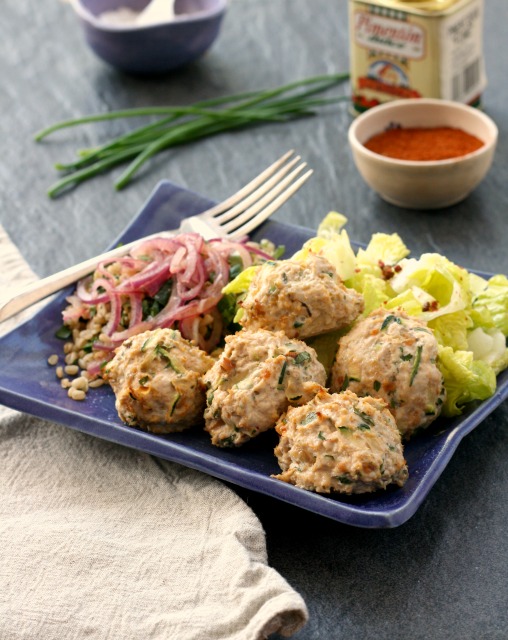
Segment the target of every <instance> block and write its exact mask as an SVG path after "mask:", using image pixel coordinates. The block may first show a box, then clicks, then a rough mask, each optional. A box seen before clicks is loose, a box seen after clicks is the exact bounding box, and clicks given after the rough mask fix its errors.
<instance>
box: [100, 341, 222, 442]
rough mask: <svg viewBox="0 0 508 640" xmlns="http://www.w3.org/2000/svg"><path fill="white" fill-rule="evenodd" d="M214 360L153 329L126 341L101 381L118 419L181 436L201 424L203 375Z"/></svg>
mask: <svg viewBox="0 0 508 640" xmlns="http://www.w3.org/2000/svg"><path fill="white" fill-rule="evenodd" d="M213 362H214V360H213V359H212V358H211V357H210V356H208V355H207V354H206V353H205V352H204V351H202V350H201V349H199V348H198V347H196V346H195V345H194V344H193V343H192V342H189V341H188V340H185V339H184V338H182V336H181V335H180V332H179V331H175V330H173V329H154V330H153V331H146V332H144V333H140V334H138V335H136V336H134V337H132V338H129V339H127V340H126V341H125V342H124V343H123V344H122V345H121V346H120V347H119V348H118V349H117V351H116V354H115V357H114V358H113V360H111V362H109V363H108V365H107V369H106V371H105V375H104V377H105V378H106V380H107V381H108V382H109V383H110V385H111V386H112V388H113V391H114V392H115V396H116V404H115V406H116V409H117V411H118V415H119V416H120V418H121V420H122V421H123V422H125V423H126V424H128V425H131V426H139V427H141V428H142V429H145V430H146V431H151V432H152V433H171V432H176V431H183V430H184V429H186V428H188V427H190V426H192V425H193V424H195V423H196V422H197V421H202V418H203V411H204V408H205V388H204V385H203V383H202V382H201V377H202V376H203V374H204V373H205V372H206V371H207V370H208V369H209V368H210V367H211V366H212V364H213Z"/></svg>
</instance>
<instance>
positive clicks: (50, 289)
mask: <svg viewBox="0 0 508 640" xmlns="http://www.w3.org/2000/svg"><path fill="white" fill-rule="evenodd" d="M154 235H160V234H154ZM138 243H139V240H135V241H134V242H130V243H129V244H124V245H122V246H120V247H116V248H115V249H111V250H110V251H107V252H106V253H103V254H101V255H100V256H96V257H95V258H89V259H88V260H85V261H84V262H80V263H79V264H76V265H74V266H72V267H69V268H68V269H64V270H63V271H59V272H58V273H54V274H53V275H51V276H48V277H47V278H42V280H37V282H34V283H33V284H30V285H28V286H26V287H23V289H21V291H20V292H19V293H16V294H15V295H14V296H12V297H11V298H9V299H8V300H5V301H0V322H3V321H4V320H7V319H8V318H11V317H12V316H13V315H15V314H16V313H19V312H20V311H23V309H27V308H28V307H30V306H31V305H33V304H35V303H36V302H39V301H40V300H43V299H44V298H47V297H48V296H50V295H51V294H53V293H56V292H57V291H59V290H60V289H63V288H64V287H66V286H68V285H70V284H72V283H73V282H76V281H77V280H80V279H81V278H84V277H85V276H86V275H88V274H89V273H92V271H94V270H95V268H96V267H97V265H98V263H99V262H102V261H103V260H109V259H110V258H118V257H120V256H123V255H125V254H126V253H128V252H129V251H130V249H131V248H132V247H134V246H135V245H136V244H138Z"/></svg>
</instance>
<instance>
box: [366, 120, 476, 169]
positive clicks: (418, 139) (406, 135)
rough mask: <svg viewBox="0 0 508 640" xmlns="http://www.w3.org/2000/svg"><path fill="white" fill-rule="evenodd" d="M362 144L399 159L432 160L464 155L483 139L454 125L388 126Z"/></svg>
mask: <svg viewBox="0 0 508 640" xmlns="http://www.w3.org/2000/svg"><path fill="white" fill-rule="evenodd" d="M364 145H365V147H367V149H369V150H370V151H373V152H374V153H379V154H380V155H382V156H388V157H390V158H396V159H398V160H414V161H432V160H447V159H450V158H458V157H460V156H465V155H466V154H468V153H471V152H473V151H476V150H477V149H479V148H480V147H483V145H484V142H482V141H481V140H480V139H479V138H477V137H476V136H473V135H471V134H469V133H466V132H465V131H463V130H462V129H455V128H453V127H430V128H407V129H406V128H402V127H391V128H389V129H387V130H386V131H383V132H382V133H378V134H376V135H375V136H372V138H370V139H369V140H367V142H365V143H364Z"/></svg>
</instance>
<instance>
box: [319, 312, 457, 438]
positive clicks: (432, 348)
mask: <svg viewBox="0 0 508 640" xmlns="http://www.w3.org/2000/svg"><path fill="white" fill-rule="evenodd" d="M437 351H438V345H437V341H436V338H435V337H434V334H433V333H432V331H431V330H430V329H429V328H428V327H427V325H426V324H425V323H424V322H422V321H421V320H418V319H417V318H412V317H409V316H408V315H407V314H405V313H404V312H400V311H399V312H397V313H393V312H389V311H386V310H384V309H377V310H376V311H373V312H372V313H371V314H370V315H369V316H367V317H366V318H363V319H362V320H359V321H358V322H357V323H356V324H355V326H354V327H353V328H352V329H351V331H350V332H349V333H348V334H347V335H345V336H344V337H342V338H341V339H340V340H339V349H338V351H337V355H336V357H335V362H334V365H333V367H332V375H331V389H332V391H340V390H344V389H346V388H347V389H350V390H351V391H354V392H355V393H356V394H358V395H360V396H365V395H371V396H375V397H378V398H383V399H384V400H385V401H386V402H387V404H388V407H389V409H390V411H391V412H392V414H393V416H394V418H395V421H396V423H397V427H398V428H399V431H400V432H401V434H402V436H403V438H404V439H407V438H409V437H410V436H411V435H412V434H413V433H414V432H415V431H416V430H417V429H421V428H425V427H427V426H428V425H429V424H431V422H433V420H435V419H436V418H437V416H438V415H439V414H440V412H441V408H442V404H443V402H444V399H445V397H446V392H445V389H444V386H443V376H442V375H441V372H440V371H439V369H438V367H437V365H436V362H437Z"/></svg>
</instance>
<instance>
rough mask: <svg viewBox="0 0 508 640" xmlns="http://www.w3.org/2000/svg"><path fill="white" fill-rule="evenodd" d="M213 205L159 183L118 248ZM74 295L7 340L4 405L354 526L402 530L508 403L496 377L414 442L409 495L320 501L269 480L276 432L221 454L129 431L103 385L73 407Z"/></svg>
mask: <svg viewBox="0 0 508 640" xmlns="http://www.w3.org/2000/svg"><path fill="white" fill-rule="evenodd" d="M211 204H212V203H210V201H209V200H207V199H206V198H203V197H202V196H199V195H197V194H195V193H192V192H190V191H187V190H186V189H183V188H181V187H178V186H176V185H174V184H172V183H170V182H162V183H160V184H159V185H158V186H157V188H156V189H155V191H154V192H153V194H152V195H151V197H150V199H149V200H148V202H147V204H146V205H145V207H144V208H143V209H142V211H141V212H140V213H139V215H138V216H137V217H136V218H135V219H134V220H133V222H132V223H131V225H130V226H129V227H128V228H127V229H126V231H125V232H124V233H123V234H122V236H121V237H120V238H118V239H117V240H116V241H115V242H114V243H113V245H112V246H115V245H116V244H117V243H118V242H120V241H122V242H130V241H132V240H136V239H137V238H139V237H141V236H144V235H147V234H150V233H155V232H158V231H161V230H163V229H172V228H175V227H177V226H178V225H179V222H180V220H181V219H182V218H185V217H186V216H190V215H195V214H197V213H200V212H201V211H203V210H205V209H207V208H208V207H209V206H211ZM313 235H314V232H313V231H311V230H310V229H304V228H301V227H294V226H291V225H284V224H280V223H277V222H274V221H268V222H267V223H265V224H264V225H263V227H261V228H260V229H258V231H257V232H256V234H255V235H254V236H253V238H254V239H261V238H269V239H270V240H272V241H274V242H275V243H276V244H284V245H285V246H286V255H291V254H292V253H293V252H294V251H296V250H297V249H298V248H300V247H301V245H302V243H303V242H304V241H305V240H307V239H308V238H309V237H311V236H313ZM480 275H485V274H480ZM70 292H71V289H67V290H66V291H63V292H62V293H61V294H59V295H58V296H57V297H56V298H55V299H54V300H52V301H51V303H49V304H48V305H47V306H46V307H44V308H43V309H42V310H41V311H40V312H39V313H37V314H36V315H35V316H34V317H33V318H32V319H30V320H29V321H28V322H25V323H24V324H22V325H21V326H19V327H18V328H16V329H15V330H13V331H11V332H10V333H9V334H7V335H6V336H4V337H3V338H2V339H0V402H1V403H2V404H5V405H6V406H8V407H12V408H14V409H18V410H19V411H23V412H25V413H29V414H32V415H35V416H39V417H41V418H44V419H46V420H53V421H55V422H59V423H61V424H64V425H66V426H68V427H70V428H72V429H77V430H79V431H84V432H86V433H89V434H91V435H94V436H97V437H99V438H103V439H105V440H110V441H112V442H117V443H119V444H123V445H125V446H128V447H132V448H134V449H138V450H140V451H144V452H146V453H149V454H152V455H154V456H158V457H160V458H165V459H167V460H172V461H174V462H178V463H180V464H182V465H185V466H187V467H192V468H194V469H198V470H200V471H203V472H204V473H208V474H210V475H212V476H215V477H217V478H221V479H223V480H226V481H228V482H231V483H233V484H237V485H240V486H242V487H246V488H248V489H251V490H253V491H258V492H260V493H263V494H266V495H269V496H271V497H273V498H277V499H279V500H284V501H286V502H288V503H291V504H293V505H296V506H298V507H301V508H302V509H306V510H308V511H312V512H314V513H317V514H321V515H323V516H325V517H328V518H331V519H333V520H337V521H339V522H343V523H346V524H350V525H353V526H358V527H366V528H385V527H396V526H398V525H401V524H402V523H404V522H405V521H406V520H408V519H409V518H410V517H411V516H412V515H413V514H414V513H415V511H416V510H417V509H418V507H419V506H420V505H421V503H422V502H423V500H424V499H425V497H426V496H427V494H428V493H429V491H430V489H431V488H432V486H433V485H434V483H435V482H436V480H437V479H438V478H439V476H440V475H441V473H442V472H443V469H444V468H445V466H446V464H447V463H448V461H449V460H450V458H451V456H452V455H453V452H454V451H455V449H456V448H457V446H458V445H459V443H460V441H461V440H462V438H463V437H464V436H465V435H466V434H467V433H469V432H470V431H471V430H472V429H474V427H476V426H477V425H478V424H479V423H480V422H481V421H482V420H483V419H484V418H485V417H486V416H487V415H488V414H489V413H491V412H492V411H493V410H494V409H495V408H496V407H497V406H498V405H499V404H500V403H501V402H503V401H504V400H505V399H506V398H507V397H508V371H505V372H504V373H503V374H501V375H500V376H499V379H498V388H497V391H496V393H495V395H494V396H493V397H492V398H489V399H488V400H486V401H485V402H483V403H481V404H479V405H478V406H476V407H472V408H471V409H470V410H469V411H468V412H467V413H465V414H464V415H462V416H460V417H459V418H457V419H454V420H444V419H442V420H440V421H437V422H436V423H435V425H433V426H432V428H431V429H429V430H428V431H427V432H426V433H424V434H423V435H421V436H418V437H415V438H414V440H413V441H411V442H409V443H408V444H407V445H406V447H405V456H406V459H407V462H408V466H409V480H408V481H407V483H406V485H405V486H404V487H403V488H394V489H388V490H387V491H382V492H379V493H375V494H370V495H367V496H359V497H352V498H343V497H328V496H323V495H318V494H315V493H311V492H307V491H304V490H303V489H298V488H297V487H294V486H292V485H289V484H286V483H284V482H280V481H279V480H274V479H273V478H271V477H270V476H271V474H273V473H277V472H278V471H279V468H278V465H277V461H276V459H275V457H274V455H273V447H274V446H275V444H276V440H275V438H276V434H275V433H265V434H262V435H261V436H259V437H258V438H256V439H255V440H253V441H252V442H251V443H249V444H248V445H246V446H245V447H242V448H240V449H234V450H229V449H219V448H217V447H214V446H212V445H211V444H210V441H209V436H208V434H206V433H205V432H204V431H203V430H202V429H200V428H195V429H192V430H189V431H186V432H183V433H181V434H174V435H168V436H158V435H152V434H149V433H145V432H143V431H140V430H137V429H133V428H130V427H126V426H125V425H123V424H122V423H121V422H120V420H119V418H118V415H117V413H116V410H115V406H114V395H113V392H112V390H111V389H110V388H109V387H106V386H105V387H101V388H99V389H95V390H94V391H93V392H91V393H89V394H88V396H87V399H86V400H85V401H84V402H76V401H73V400H70V399H69V398H68V397H67V394H66V392H65V391H64V390H63V389H62V388H61V387H60V384H59V382H58V380H57V378H56V376H55V370H54V368H53V367H50V366H49V365H48V364H47V363H46V361H47V358H48V356H49V355H51V354H52V353H61V349H62V342H61V341H60V340H58V339H57V338H55V337H54V334H55V330H56V329H57V328H58V327H60V325H61V312H62V309H63V307H64V306H65V301H64V298H65V297H66V296H67V295H69V293H70Z"/></svg>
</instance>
